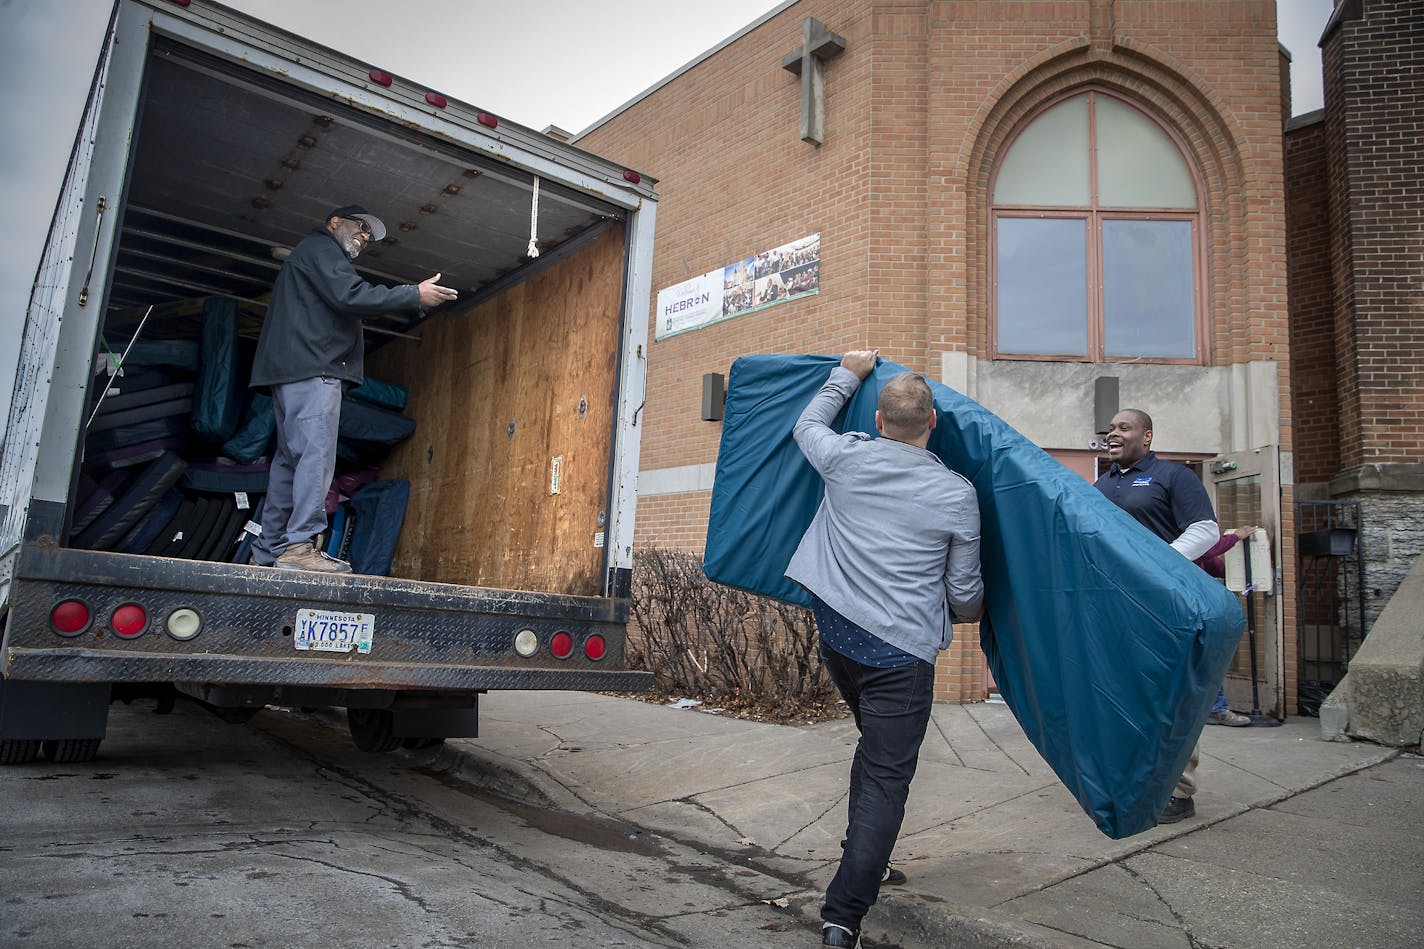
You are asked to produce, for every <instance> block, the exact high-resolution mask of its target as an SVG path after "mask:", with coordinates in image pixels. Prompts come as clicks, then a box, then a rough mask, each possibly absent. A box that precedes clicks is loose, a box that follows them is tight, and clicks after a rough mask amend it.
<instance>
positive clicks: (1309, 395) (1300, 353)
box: [1285, 114, 1340, 494]
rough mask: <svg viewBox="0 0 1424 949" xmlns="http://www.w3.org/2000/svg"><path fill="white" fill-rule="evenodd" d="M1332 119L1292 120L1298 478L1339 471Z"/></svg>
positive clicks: (1289, 186)
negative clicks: (1328, 126)
mask: <svg viewBox="0 0 1424 949" xmlns="http://www.w3.org/2000/svg"><path fill="white" fill-rule="evenodd" d="M1325 147H1326V137H1325V122H1324V119H1323V116H1321V115H1318V114H1315V115H1314V116H1313V117H1312V118H1310V119H1308V120H1305V121H1298V122H1297V123H1295V124H1293V125H1292V126H1290V127H1288V129H1287V131H1286V136H1285V154H1286V159H1285V160H1286V176H1285V180H1286V234H1287V241H1286V247H1287V249H1288V255H1287V260H1288V261H1289V266H1288V272H1289V281H1290V313H1291V368H1292V372H1293V375H1294V378H1295V385H1294V387H1293V389H1292V392H1291V401H1292V406H1291V416H1292V419H1293V420H1294V424H1295V480H1296V484H1298V485H1313V486H1316V487H1315V488H1314V489H1313V490H1312V493H1314V494H1321V493H1323V490H1324V487H1323V486H1324V484H1325V483H1326V482H1328V481H1329V480H1330V479H1331V478H1333V477H1335V475H1336V474H1338V473H1339V471H1340V405H1339V396H1338V392H1337V389H1336V382H1335V360H1336V354H1335V308H1334V302H1335V301H1334V285H1333V283H1332V281H1331V269H1330V253H1331V251H1330V233H1331V232H1330V209H1329V188H1328V178H1327V172H1326V161H1325Z"/></svg>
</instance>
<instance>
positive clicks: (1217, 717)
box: [1206, 708, 1251, 728]
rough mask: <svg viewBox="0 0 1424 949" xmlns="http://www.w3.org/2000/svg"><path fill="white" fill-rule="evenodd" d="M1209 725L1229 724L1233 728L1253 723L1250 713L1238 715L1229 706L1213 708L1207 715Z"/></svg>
mask: <svg viewBox="0 0 1424 949" xmlns="http://www.w3.org/2000/svg"><path fill="white" fill-rule="evenodd" d="M1206 723H1207V724H1208V725H1228V726H1230V727H1231V728H1245V727H1246V726H1248V725H1250V724H1251V716H1250V715H1238V714H1237V713H1235V712H1233V711H1232V710H1231V709H1229V708H1216V709H1212V711H1211V714H1210V715H1208V716H1207V717H1206Z"/></svg>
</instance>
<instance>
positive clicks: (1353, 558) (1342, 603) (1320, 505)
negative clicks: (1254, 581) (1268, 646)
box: [1295, 500, 1365, 715]
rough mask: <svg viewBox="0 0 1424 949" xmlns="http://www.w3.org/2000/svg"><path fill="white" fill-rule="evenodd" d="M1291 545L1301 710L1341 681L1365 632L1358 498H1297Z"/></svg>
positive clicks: (1312, 708) (1312, 711) (1311, 708)
mask: <svg viewBox="0 0 1424 949" xmlns="http://www.w3.org/2000/svg"><path fill="white" fill-rule="evenodd" d="M1295 512H1296V513H1295V522H1296V529H1297V530H1298V531H1299V532H1300V537H1299V542H1298V543H1297V545H1296V550H1297V552H1298V555H1299V557H1300V571H1299V594H1298V597H1297V603H1296V617H1297V620H1296V628H1297V630H1298V635H1299V646H1300V648H1299V652H1298V655H1299V656H1300V678H1299V682H1300V685H1299V687H1298V693H1297V701H1298V702H1299V705H1300V711H1301V713H1302V714H1305V715H1319V714H1320V703H1321V702H1323V701H1324V700H1325V697H1326V696H1327V695H1329V694H1330V690H1331V689H1333V688H1335V686H1337V685H1339V684H1340V680H1341V679H1342V678H1344V677H1345V671H1346V670H1347V669H1348V668H1349V665H1350V657H1351V656H1353V655H1354V654H1355V653H1356V652H1358V651H1359V649H1360V642H1361V641H1362V640H1363V639H1364V638H1365V555H1364V550H1363V549H1362V545H1361V543H1360V531H1361V527H1362V525H1361V523H1360V502H1358V501H1314V500H1304V501H1297V502H1296V504H1295Z"/></svg>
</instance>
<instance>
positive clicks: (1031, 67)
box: [951, 36, 1250, 364]
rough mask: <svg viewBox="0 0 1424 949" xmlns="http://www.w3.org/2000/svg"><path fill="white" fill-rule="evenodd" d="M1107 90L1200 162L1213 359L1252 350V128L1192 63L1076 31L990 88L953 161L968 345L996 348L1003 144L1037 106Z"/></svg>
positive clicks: (983, 352)
mask: <svg viewBox="0 0 1424 949" xmlns="http://www.w3.org/2000/svg"><path fill="white" fill-rule="evenodd" d="M1079 89H1081V90H1083V91H1088V90H1089V89H1101V90H1104V91H1108V92H1113V93H1116V94H1118V95H1120V96H1123V97H1124V98H1127V99H1129V100H1131V101H1133V102H1135V103H1137V104H1138V105H1140V106H1142V107H1143V108H1145V109H1146V110H1148V111H1149V112H1151V113H1152V114H1153V115H1155V116H1156V117H1157V119H1158V120H1159V121H1160V122H1162V123H1163V124H1164V125H1165V126H1167V128H1169V129H1170V130H1171V131H1172V132H1173V134H1174V135H1175V136H1176V137H1177V139H1178V141H1179V142H1180V144H1181V145H1182V146H1183V147H1184V149H1185V151H1186V154H1187V158H1188V160H1189V161H1191V162H1193V164H1194V165H1195V171H1196V175H1197V179H1198V184H1199V186H1200V188H1201V191H1202V193H1201V200H1202V220H1203V229H1204V233H1203V235H1202V254H1203V270H1204V277H1205V281H1204V286H1203V298H1204V300H1203V302H1204V305H1205V312H1206V314H1207V315H1206V320H1207V324H1208V325H1207V339H1208V343H1207V353H1206V362H1208V363H1217V364H1220V363H1226V362H1235V361H1244V360H1247V359H1249V358H1250V356H1249V345H1250V340H1249V338H1248V336H1249V333H1248V321H1246V320H1244V319H1234V318H1233V317H1234V316H1236V315H1238V314H1236V313H1235V312H1234V311H1235V309H1236V308H1237V307H1239V306H1241V305H1242V303H1241V301H1242V300H1244V298H1245V297H1246V280H1247V271H1246V264H1245V261H1246V259H1247V255H1246V253H1245V251H1246V239H1247V236H1246V230H1245V202H1244V199H1243V195H1244V194H1245V190H1246V186H1247V184H1248V182H1247V177H1246V171H1245V165H1244V163H1243V162H1242V160H1241V149H1242V147H1243V142H1244V141H1245V136H1244V135H1243V134H1242V132H1241V129H1240V127H1239V125H1238V124H1237V123H1236V122H1235V120H1234V119H1233V118H1232V116H1231V114H1230V111H1229V110H1228V109H1227V107H1226V105H1225V103H1223V102H1222V100H1221V97H1220V96H1219V95H1218V94H1217V93H1216V92H1215V90H1213V89H1212V88H1211V86H1210V85H1209V84H1208V83H1206V82H1205V81H1204V80H1203V79H1202V78H1201V77H1200V76H1198V75H1197V74H1196V73H1195V72H1194V71H1192V70H1191V69H1190V68H1188V67H1186V66H1184V65H1183V64H1180V63H1177V62H1174V61H1173V60H1172V58H1171V57H1169V56H1166V55H1164V54H1163V53H1162V52H1161V51H1159V50H1154V49H1150V48H1148V47H1146V46H1145V45H1144V44H1137V43H1133V42H1132V41H1131V40H1130V39H1122V40H1120V41H1118V42H1117V43H1115V44H1114V45H1113V47H1112V48H1111V49H1110V50H1107V51H1103V50H1100V49H1098V48H1095V47H1093V46H1092V44H1091V43H1090V41H1089V38H1088V37H1087V36H1079V37H1074V38H1072V39H1070V40H1065V41H1064V42H1062V43H1059V44H1057V45H1055V46H1053V47H1050V48H1048V49H1045V50H1043V51H1041V52H1040V53H1039V54H1038V55H1036V56H1034V57H1033V58H1031V59H1028V60H1025V61H1024V62H1023V63H1022V64H1020V66H1019V67H1018V68H1016V69H1015V70H1013V71H1012V72H1010V73H1009V74H1008V75H1006V76H1004V78H1003V79H1002V80H1001V81H1000V82H999V83H998V84H997V85H996V86H995V87H994V89H992V90H991V91H990V92H989V94H988V95H986V97H985V100H984V104H983V106H982V107H981V108H980V109H979V110H978V112H977V113H976V115H975V117H974V119H973V121H972V123H971V125H970V127H969V128H968V130H967V132H968V134H966V135H965V136H964V138H963V139H962V140H961V141H962V144H961V147H960V149H959V152H958V154H957V155H956V156H955V158H954V159H953V163H954V164H953V170H952V172H951V174H952V176H953V179H954V180H956V181H959V182H962V183H963V188H964V205H963V207H964V214H965V219H964V228H965V230H964V234H965V237H966V240H965V246H966V253H965V272H964V282H965V306H966V308H967V312H966V314H965V316H966V323H967V324H968V328H969V333H968V343H969V349H970V351H971V352H974V353H975V354H976V355H979V356H981V357H987V356H988V355H989V345H988V341H989V329H990V328H989V324H988V314H989V311H990V306H989V293H990V288H989V284H988V272H989V268H988V263H989V255H990V254H992V252H993V251H992V248H991V247H990V246H989V233H990V228H989V204H990V194H989V187H990V184H991V180H992V176H993V172H994V169H995V167H996V165H997V162H998V160H999V158H1000V157H1001V155H1002V152H1003V149H1004V147H1005V144H1006V143H1007V142H1008V141H1009V140H1010V137H1011V136H1012V135H1013V134H1014V133H1015V132H1016V131H1017V130H1018V128H1019V127H1020V125H1021V124H1022V123H1023V121H1024V120H1025V119H1026V118H1027V117H1028V116H1029V115H1030V114H1031V113H1032V112H1033V111H1034V110H1036V109H1037V108H1038V107H1039V106H1041V105H1043V104H1044V103H1046V102H1048V101H1050V100H1052V99H1056V98H1060V97H1062V96H1065V95H1067V94H1070V93H1072V92H1073V91H1075V90H1079Z"/></svg>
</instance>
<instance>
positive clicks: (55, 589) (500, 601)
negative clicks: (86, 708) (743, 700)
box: [0, 543, 652, 691]
mask: <svg viewBox="0 0 1424 949" xmlns="http://www.w3.org/2000/svg"><path fill="white" fill-rule="evenodd" d="M65 601H77V602H79V603H82V604H83V606H84V607H85V609H86V610H87V612H88V614H89V615H90V617H91V618H90V620H89V621H88V623H87V625H85V626H84V627H83V628H82V629H80V630H78V631H71V632H68V633H61V632H60V631H59V630H58V629H57V628H56V626H55V624H54V623H53V622H52V621H51V612H52V610H53V609H54V607H55V605H56V604H58V603H61V602H65ZM130 605H137V606H138V607H140V608H141V609H142V610H143V611H144V614H145V615H146V616H147V625H146V626H145V627H144V628H143V629H142V630H141V631H140V632H139V633H138V634H137V635H130V636H127V637H125V636H120V635H119V634H118V633H117V632H116V630H115V628H114V627H115V623H114V621H113V617H114V614H115V611H117V610H119V609H120V608H122V607H126V606H130ZM177 610H190V611H193V612H195V613H197V614H198V615H199V616H200V617H201V629H200V631H199V632H198V634H197V635H195V636H193V637H192V638H191V639H187V640H180V639H178V638H175V636H173V635H170V634H169V633H168V632H167V631H166V627H165V618H167V617H169V616H171V615H172V614H173V613H174V612H175V611H177ZM298 610H324V611H338V612H350V613H360V614H363V615H368V616H373V617H374V634H373V636H372V640H371V648H370V651H369V652H368V653H364V654H363V653H359V652H357V651H355V650H353V651H351V652H344V653H342V652H325V651H319V650H317V649H298V648H297V646H296V643H295V639H296V637H295V636H294V634H293V631H294V629H295V628H296V626H297V611H298ZM627 619H628V604H627V601H626V600H621V599H613V598H607V597H580V596H568V595H562V594H541V593H533V592H527V591H517V590H492V589H485V588H480V587H466V586H458V585H454V584H439V583H424V582H419V581H411V580H397V579H391V578H387V577H365V576H356V575H350V576H333V575H329V574H313V573H301V572H295V571H284V570H275V569H272V568H267V567H253V566H243V565H237V564H214V563H203V562H196V561H185V560H170V559H163V558H156V557H142V556H133V555H127V554H111V553H98V552H92V551H80V550H67V549H61V548H57V547H53V546H50V545H46V544H43V543H40V544H26V545H25V546H24V548H23V549H22V551H21V554H20V557H19V558H18V563H17V564H16V566H15V571H14V578H13V586H12V589H11V601H10V616H9V620H8V622H7V623H6V628H5V640H4V649H3V655H0V663H3V671H4V674H5V676H6V677H7V678H10V679H19V680H32V681H48V682H76V683H78V682H211V683H235V684H253V685H259V684H260V685H311V686H335V687H341V688H351V689H439V690H466V689H470V690H473V689H585V690H599V691H637V690H641V689H646V688H648V687H649V685H650V684H651V679H652V677H651V674H650V673H646V672H635V671H630V670H628V669H626V668H625V667H624V639H625V634H626V627H627ZM522 630H530V631H532V632H533V633H534V635H535V637H536V638H537V643H538V648H537V650H536V651H535V653H534V654H533V655H531V656H520V655H518V654H517V653H516V652H515V651H514V648H513V643H514V639H515V637H516V635H517V634H519V633H520V632H521V631H522ZM556 633H567V634H568V636H569V637H571V639H572V643H573V645H574V649H573V651H572V653H571V654H570V655H567V656H566V657H565V658H562V659H560V658H558V657H557V656H555V655H554V654H553V653H551V652H550V650H549V643H550V642H551V640H552V639H553V637H554V636H555V634H556ZM595 638H597V639H599V640H601V642H602V644H603V651H602V652H601V653H600V652H599V651H598V650H596V649H593V650H590V649H588V648H586V647H587V645H588V644H589V642H590V641H591V640H592V639H595ZM595 657H596V658H595Z"/></svg>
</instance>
